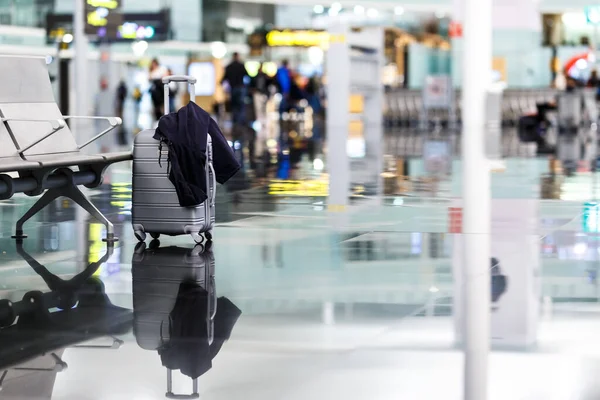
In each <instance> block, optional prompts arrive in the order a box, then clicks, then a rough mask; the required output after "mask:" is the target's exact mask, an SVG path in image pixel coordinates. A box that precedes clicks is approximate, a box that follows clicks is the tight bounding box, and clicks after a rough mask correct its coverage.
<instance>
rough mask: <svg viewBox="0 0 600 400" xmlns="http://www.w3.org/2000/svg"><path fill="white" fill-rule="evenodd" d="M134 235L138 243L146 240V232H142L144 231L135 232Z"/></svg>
mask: <svg viewBox="0 0 600 400" xmlns="http://www.w3.org/2000/svg"><path fill="white" fill-rule="evenodd" d="M134 235H135V237H136V238H137V240H139V241H140V242H143V241H145V240H146V232H144V231H135V232H134Z"/></svg>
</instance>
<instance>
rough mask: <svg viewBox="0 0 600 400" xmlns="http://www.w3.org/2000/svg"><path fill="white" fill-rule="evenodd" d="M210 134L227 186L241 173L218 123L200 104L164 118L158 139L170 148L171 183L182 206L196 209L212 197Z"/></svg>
mask: <svg viewBox="0 0 600 400" xmlns="http://www.w3.org/2000/svg"><path fill="white" fill-rule="evenodd" d="M207 134H208V135H210V137H211V138H212V149H213V167H214V169H215V173H216V174H215V175H216V179H217V182H219V183H221V184H223V183H225V182H227V181H228V180H229V178H231V177H232V176H233V175H235V173H236V172H237V171H239V169H240V167H241V166H240V164H239V162H238V161H237V160H236V158H235V156H234V155H233V150H232V149H231V147H230V146H229V143H227V140H226V139H225V137H224V136H223V133H222V132H221V130H220V129H219V126H218V125H217V123H216V122H215V121H214V120H213V119H212V118H211V117H210V115H209V114H208V113H207V112H206V111H204V110H203V109H202V108H200V107H199V106H198V105H197V104H195V103H193V102H190V103H189V104H188V105H186V106H185V107H183V108H181V109H180V110H179V111H177V112H174V113H170V114H168V115H165V116H163V117H161V119H160V120H159V121H158V128H156V131H155V133H154V138H155V139H156V140H160V141H161V142H162V143H166V144H167V145H168V146H169V160H168V162H169V163H170V172H169V180H170V181H171V182H172V183H173V185H174V186H175V190H176V191H177V197H178V198H179V205H181V206H182V207H195V206H197V205H199V204H202V202H204V201H205V200H206V199H207V198H208V196H207V193H208V190H207V184H208V183H207V182H206V144H207V140H208V137H207Z"/></svg>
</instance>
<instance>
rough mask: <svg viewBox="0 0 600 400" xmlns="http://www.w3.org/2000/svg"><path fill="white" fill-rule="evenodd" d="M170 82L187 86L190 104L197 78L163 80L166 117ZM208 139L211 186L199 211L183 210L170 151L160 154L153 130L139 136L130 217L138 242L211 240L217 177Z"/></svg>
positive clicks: (207, 165)
mask: <svg viewBox="0 0 600 400" xmlns="http://www.w3.org/2000/svg"><path fill="white" fill-rule="evenodd" d="M171 82H186V83H188V84H189V85H190V101H194V100H195V92H194V84H195V83H196V79H195V78H193V77H190V76H168V77H165V78H163V84H164V90H165V105H164V108H165V114H167V113H168V112H169V83H171ZM207 138H208V139H207V140H208V143H207V146H206V152H207V157H206V159H207V162H206V168H205V171H204V173H206V182H207V184H208V193H207V194H208V199H207V200H206V201H205V202H204V203H202V204H200V205H198V206H196V207H181V206H180V205H179V200H178V197H177V192H176V191H175V187H174V186H173V184H172V183H171V181H170V180H169V162H168V157H169V153H168V149H167V148H165V147H166V146H165V147H163V148H162V151H161V146H160V141H158V140H155V139H154V129H146V130H144V131H142V132H140V133H138V134H137V136H136V137H135V141H134V145H133V179H132V181H133V196H132V197H133V199H132V200H133V204H132V209H131V213H132V224H133V230H134V232H135V236H136V237H137V239H138V240H140V241H144V240H146V234H150V235H151V236H152V237H153V238H154V239H157V238H158V237H159V236H160V235H161V234H164V235H169V236H176V235H184V234H189V235H192V237H193V238H194V241H196V243H202V242H203V241H204V238H205V237H206V239H207V240H210V239H212V229H213V226H214V224H215V197H216V175H215V171H214V167H213V151H212V141H211V137H210V135H207ZM159 159H160V160H161V161H160V162H159ZM199 170H200V168H199ZM199 172H200V171H199ZM202 234H204V236H203V235H202Z"/></svg>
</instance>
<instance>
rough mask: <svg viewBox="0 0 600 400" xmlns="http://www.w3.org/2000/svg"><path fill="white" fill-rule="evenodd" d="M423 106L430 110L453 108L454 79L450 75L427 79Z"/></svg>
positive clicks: (434, 76) (433, 76) (430, 76)
mask: <svg viewBox="0 0 600 400" xmlns="http://www.w3.org/2000/svg"><path fill="white" fill-rule="evenodd" d="M423 106H424V107H425V108H428V109H432V108H450V107H451V106H452V77H451V76H450V75H429V76H428V77H427V78H425V86H424V87H423Z"/></svg>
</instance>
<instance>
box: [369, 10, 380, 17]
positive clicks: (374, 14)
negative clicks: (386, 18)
mask: <svg viewBox="0 0 600 400" xmlns="http://www.w3.org/2000/svg"><path fill="white" fill-rule="evenodd" d="M378 15H379V11H377V9H375V8H369V9H368V10H367V17H369V18H377V16H378Z"/></svg>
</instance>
